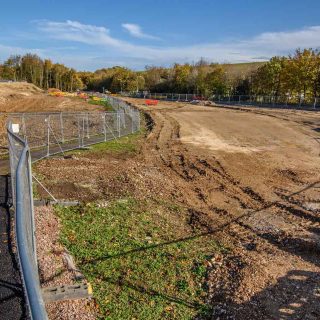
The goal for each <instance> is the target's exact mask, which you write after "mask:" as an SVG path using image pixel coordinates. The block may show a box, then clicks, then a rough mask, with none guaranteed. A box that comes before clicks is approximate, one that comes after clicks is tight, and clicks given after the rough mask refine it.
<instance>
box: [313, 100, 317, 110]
mask: <svg viewBox="0 0 320 320" xmlns="http://www.w3.org/2000/svg"><path fill="white" fill-rule="evenodd" d="M316 106H317V98H316V97H315V98H314V102H313V109H315V108H316Z"/></svg>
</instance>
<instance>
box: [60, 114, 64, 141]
mask: <svg viewBox="0 0 320 320" xmlns="http://www.w3.org/2000/svg"><path fill="white" fill-rule="evenodd" d="M60 128H61V142H62V143H64V129H63V118H62V112H60Z"/></svg>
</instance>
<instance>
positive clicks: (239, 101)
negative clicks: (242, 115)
mask: <svg viewBox="0 0 320 320" xmlns="http://www.w3.org/2000/svg"><path fill="white" fill-rule="evenodd" d="M240 101H241V96H239V104H240Z"/></svg>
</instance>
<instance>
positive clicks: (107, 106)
mask: <svg viewBox="0 0 320 320" xmlns="http://www.w3.org/2000/svg"><path fill="white" fill-rule="evenodd" d="M88 103H89V104H92V105H97V106H103V107H104V110H105V111H114V110H113V108H112V105H111V104H110V103H109V102H108V101H104V100H99V101H96V100H92V99H90V100H89V101H88Z"/></svg>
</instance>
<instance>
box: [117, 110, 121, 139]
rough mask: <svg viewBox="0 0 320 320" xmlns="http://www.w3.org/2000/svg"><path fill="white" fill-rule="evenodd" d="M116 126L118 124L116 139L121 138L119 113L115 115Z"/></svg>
mask: <svg viewBox="0 0 320 320" xmlns="http://www.w3.org/2000/svg"><path fill="white" fill-rule="evenodd" d="M117 124H118V137H119V138H120V137H121V132H120V131H121V123H120V112H118V113H117Z"/></svg>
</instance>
